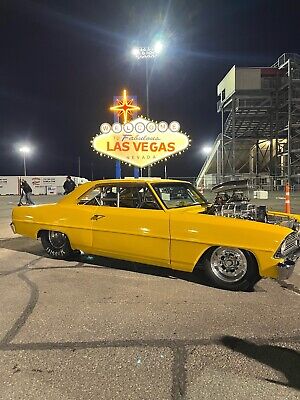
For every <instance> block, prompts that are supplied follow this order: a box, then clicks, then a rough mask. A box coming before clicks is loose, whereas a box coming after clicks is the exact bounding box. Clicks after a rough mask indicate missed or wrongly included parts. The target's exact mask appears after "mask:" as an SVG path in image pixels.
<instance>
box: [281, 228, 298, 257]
mask: <svg viewBox="0 0 300 400" xmlns="http://www.w3.org/2000/svg"><path fill="white" fill-rule="evenodd" d="M285 243H286V246H285V249H284V252H283V255H284V256H286V255H287V254H289V253H291V252H292V251H294V250H296V249H297V248H298V247H299V245H298V233H297V232H293V233H290V234H289V235H288V236H287V237H286V239H285Z"/></svg>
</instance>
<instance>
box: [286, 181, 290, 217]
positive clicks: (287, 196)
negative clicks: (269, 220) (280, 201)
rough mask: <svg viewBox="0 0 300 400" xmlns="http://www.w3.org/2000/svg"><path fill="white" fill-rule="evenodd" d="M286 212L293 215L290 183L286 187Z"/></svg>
mask: <svg viewBox="0 0 300 400" xmlns="http://www.w3.org/2000/svg"><path fill="white" fill-rule="evenodd" d="M285 212H286V213H287V214H290V213H291V197H290V185H289V184H288V183H287V184H286V185H285Z"/></svg>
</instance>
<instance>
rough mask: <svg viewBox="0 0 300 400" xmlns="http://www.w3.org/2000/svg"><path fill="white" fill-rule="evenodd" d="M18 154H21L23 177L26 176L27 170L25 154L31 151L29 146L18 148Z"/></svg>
mask: <svg viewBox="0 0 300 400" xmlns="http://www.w3.org/2000/svg"><path fill="white" fill-rule="evenodd" d="M19 151H20V153H22V154H23V165H24V176H26V175H27V170H26V154H29V153H30V152H31V149H30V147H29V146H22V147H20V148H19Z"/></svg>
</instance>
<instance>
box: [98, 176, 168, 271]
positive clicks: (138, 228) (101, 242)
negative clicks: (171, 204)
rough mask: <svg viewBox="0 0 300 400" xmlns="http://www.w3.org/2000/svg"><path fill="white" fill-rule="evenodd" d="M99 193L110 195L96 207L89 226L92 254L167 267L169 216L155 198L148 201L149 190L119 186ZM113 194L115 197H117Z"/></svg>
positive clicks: (138, 186)
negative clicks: (91, 234) (91, 238)
mask: <svg viewBox="0 0 300 400" xmlns="http://www.w3.org/2000/svg"><path fill="white" fill-rule="evenodd" d="M102 192H104V193H105V192H109V196H108V198H107V200H106V198H103V199H102V202H101V205H99V206H98V207H96V208H97V211H96V212H95V216H94V218H93V224H92V230H93V242H92V245H93V251H94V252H95V253H96V254H100V255H105V256H108V257H116V258H121V259H125V260H131V261H137V262H141V263H146V264H154V265H160V266H164V267H169V266H170V254H169V249H170V232H169V214H168V213H167V212H166V211H164V210H163V209H161V208H160V206H159V205H158V204H157V203H156V200H155V198H154V197H153V198H151V193H150V191H149V188H146V186H145V185H144V186H143V185H139V184H132V183H127V184H126V183H122V185H119V186H114V187H112V188H111V190H106V188H103V191H102ZM143 192H144V193H143ZM145 192H147V197H145ZM112 193H114V194H117V198H116V197H115V196H112ZM135 194H136V195H135ZM143 196H144V199H143V198H142V197H143ZM152 196H153V195H152ZM154 203H156V204H157V208H154V206H155V204H154ZM147 207H150V208H147Z"/></svg>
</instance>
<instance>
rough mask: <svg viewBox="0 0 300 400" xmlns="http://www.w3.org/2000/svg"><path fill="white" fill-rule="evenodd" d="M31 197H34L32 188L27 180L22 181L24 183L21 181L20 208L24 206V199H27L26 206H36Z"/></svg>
mask: <svg viewBox="0 0 300 400" xmlns="http://www.w3.org/2000/svg"><path fill="white" fill-rule="evenodd" d="M31 195H32V189H31V186H30V185H29V183H28V182H27V181H26V180H25V179H22V181H21V198H20V201H19V206H21V205H22V199H23V197H25V201H26V205H34V202H33V201H32V199H31Z"/></svg>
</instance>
